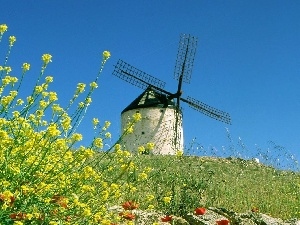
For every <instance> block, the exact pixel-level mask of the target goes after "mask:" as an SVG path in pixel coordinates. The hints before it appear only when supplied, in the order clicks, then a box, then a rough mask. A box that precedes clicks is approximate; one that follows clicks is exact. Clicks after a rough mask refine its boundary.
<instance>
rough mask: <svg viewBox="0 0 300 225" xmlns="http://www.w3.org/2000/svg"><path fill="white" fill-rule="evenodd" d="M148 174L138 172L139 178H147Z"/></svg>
mask: <svg viewBox="0 0 300 225" xmlns="http://www.w3.org/2000/svg"><path fill="white" fill-rule="evenodd" d="M147 178H148V175H147V174H146V173H140V174H139V180H147Z"/></svg>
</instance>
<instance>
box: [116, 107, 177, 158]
mask: <svg viewBox="0 0 300 225" xmlns="http://www.w3.org/2000/svg"><path fill="white" fill-rule="evenodd" d="M136 112H139V113H141V115H142V120H141V121H140V122H138V123H136V124H135V126H134V132H133V133H132V134H128V135H126V136H125V137H124V138H123V140H122V142H121V144H122V145H123V146H125V148H126V149H127V150H129V151H132V152H137V148H138V147H139V146H141V145H145V144H146V143H148V142H151V143H154V144H155V148H154V150H153V154H161V155H166V154H170V155H174V154H175V153H176V151H177V150H183V129H182V116H181V114H179V117H178V126H177V131H178V132H177V134H178V138H177V146H175V141H174V140H175V135H176V132H175V121H176V113H175V109H174V108H161V107H150V108H139V109H133V110H129V111H126V112H124V113H123V114H122V115H121V129H122V131H123V130H124V129H125V128H126V126H127V123H128V119H129V118H131V117H132V115H133V114H134V113H136Z"/></svg>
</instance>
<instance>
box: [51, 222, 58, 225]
mask: <svg viewBox="0 0 300 225" xmlns="http://www.w3.org/2000/svg"><path fill="white" fill-rule="evenodd" d="M49 225H58V222H55V221H50V222H49Z"/></svg>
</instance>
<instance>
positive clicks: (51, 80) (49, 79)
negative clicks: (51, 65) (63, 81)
mask: <svg viewBox="0 0 300 225" xmlns="http://www.w3.org/2000/svg"><path fill="white" fill-rule="evenodd" d="M45 81H46V83H51V82H53V77H51V76H47V77H46V78H45Z"/></svg>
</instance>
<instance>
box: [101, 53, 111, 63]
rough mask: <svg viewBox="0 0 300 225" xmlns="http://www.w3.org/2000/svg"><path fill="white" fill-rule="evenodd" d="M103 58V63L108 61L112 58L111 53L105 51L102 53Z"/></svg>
mask: <svg viewBox="0 0 300 225" xmlns="http://www.w3.org/2000/svg"><path fill="white" fill-rule="evenodd" d="M102 56H103V61H106V60H108V59H109V58H110V52H109V51H104V52H103V53H102Z"/></svg>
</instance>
